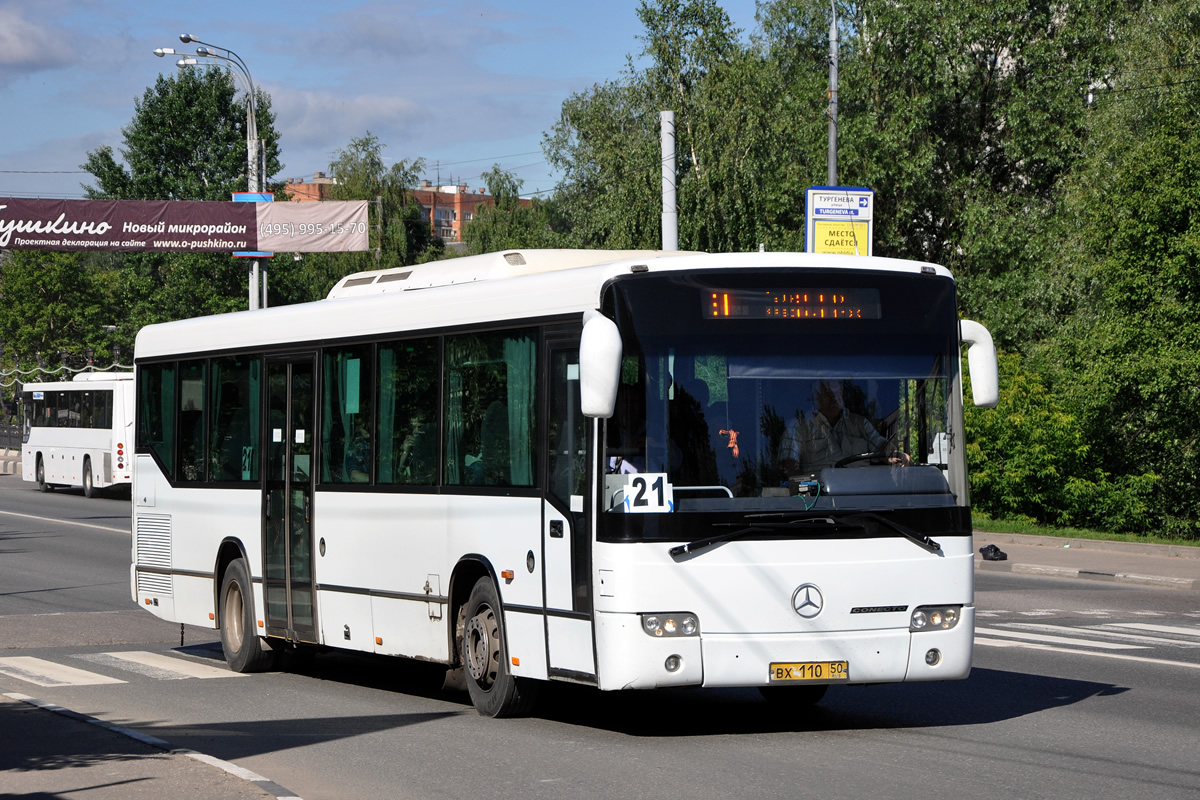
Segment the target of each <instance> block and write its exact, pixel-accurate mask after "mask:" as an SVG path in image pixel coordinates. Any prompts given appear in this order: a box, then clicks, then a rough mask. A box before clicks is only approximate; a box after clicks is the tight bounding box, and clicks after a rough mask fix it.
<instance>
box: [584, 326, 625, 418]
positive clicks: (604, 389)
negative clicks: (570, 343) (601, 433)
mask: <svg viewBox="0 0 1200 800" xmlns="http://www.w3.org/2000/svg"><path fill="white" fill-rule="evenodd" d="M620 381H621V332H620V331H618V330H617V324H616V323H615V322H613V321H612V320H611V319H609V318H608V317H606V316H604V315H603V314H600V313H598V312H596V311H589V312H587V313H586V314H584V315H583V336H582V337H581V338H580V340H579V406H580V410H581V411H582V412H583V414H584V416H587V417H600V418H603V419H608V418H609V417H611V416H612V415H613V409H614V408H615V407H616V405H617V385H618V384H619V383H620Z"/></svg>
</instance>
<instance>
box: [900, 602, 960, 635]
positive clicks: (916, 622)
mask: <svg viewBox="0 0 1200 800" xmlns="http://www.w3.org/2000/svg"><path fill="white" fill-rule="evenodd" d="M960 616H962V606H918V607H917V608H915V609H913V613H912V618H911V619H910V620H909V623H908V629H909V630H910V631H912V632H914V633H915V632H916V631H946V630H950V629H951V628H953V627H954V626H955V625H957V624H958V618H959V617H960Z"/></svg>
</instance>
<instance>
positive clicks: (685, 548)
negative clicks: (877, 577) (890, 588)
mask: <svg viewBox="0 0 1200 800" xmlns="http://www.w3.org/2000/svg"><path fill="white" fill-rule="evenodd" d="M781 516H783V515H782V514H751V515H749V516H748V517H747V519H749V518H751V517H759V518H761V517H781ZM737 525H738V523H736V522H727V523H719V524H717V525H713V527H714V528H720V527H730V528H732V527H736V526H737ZM809 525H820V526H822V527H823V528H825V529H826V530H828V531H830V532H833V531H847V530H852V531H861V530H865V529H866V526H864V525H860V524H858V523H856V522H852V523H850V524H846V523H845V522H842V521H838V520H835V519H833V518H832V517H804V518H802V519H794V520H791V521H790V522H754V523H751V524H750V525H747V526H745V527H742V528H738V529H737V530H736V531H729V532H728V533H719V534H717V535H716V536H708V537H706V538H704V539H697V540H696V541H694V542H688V543H687V544H681V545H678V546H676V547H672V548H671V549H670V550H668V551H667V552H668V553H669V554H670V555H672V556H674V557H676V558H678V557H679V556H684V555H688V554H690V553H696V552H699V551H700V550H706V549H708V548H709V547H712V546H713V545H716V544H721V543H722V542H730V541H733V540H734V539H740V538H741V537H743V536H748V535H750V534H752V533H766V532H772V533H778V532H781V531H795V530H798V529H799V528H801V527H805V526H809ZM826 526H828V527H827V528H826Z"/></svg>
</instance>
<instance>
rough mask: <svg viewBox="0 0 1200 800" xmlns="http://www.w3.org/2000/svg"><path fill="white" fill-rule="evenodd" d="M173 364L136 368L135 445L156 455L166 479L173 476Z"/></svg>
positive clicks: (140, 449)
mask: <svg viewBox="0 0 1200 800" xmlns="http://www.w3.org/2000/svg"><path fill="white" fill-rule="evenodd" d="M175 369H176V367H175V364H174V363H170V364H151V365H148V366H141V367H138V377H137V394H138V414H137V417H138V430H137V437H138V438H137V446H138V450H139V451H141V452H149V453H153V454H155V455H156V456H158V460H159V462H160V463H161V464H162V467H163V470H164V471H165V473H166V475H167V477H169V478H172V479H174V477H175Z"/></svg>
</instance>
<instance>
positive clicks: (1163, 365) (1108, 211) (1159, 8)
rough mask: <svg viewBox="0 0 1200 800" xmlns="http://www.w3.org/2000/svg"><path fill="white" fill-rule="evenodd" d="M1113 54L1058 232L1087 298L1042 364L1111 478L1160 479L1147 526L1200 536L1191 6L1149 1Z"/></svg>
mask: <svg viewBox="0 0 1200 800" xmlns="http://www.w3.org/2000/svg"><path fill="white" fill-rule="evenodd" d="M1120 54H1121V58H1120V61H1119V63H1118V65H1117V68H1116V69H1114V70H1113V71H1112V73H1111V74H1109V75H1107V76H1106V77H1105V79H1104V81H1103V85H1102V86H1101V87H1099V88H1098V90H1097V92H1096V105H1095V108H1094V109H1093V110H1092V112H1091V115H1092V116H1091V120H1090V122H1091V127H1090V132H1089V133H1090V135H1089V138H1088V143H1087V146H1086V148H1085V152H1084V155H1083V158H1082V160H1081V161H1080V163H1079V164H1078V165H1077V168H1076V170H1075V171H1074V172H1073V173H1072V175H1071V176H1070V178H1069V180H1067V181H1066V192H1065V196H1064V200H1063V204H1062V205H1063V208H1062V212H1061V218H1060V223H1059V230H1061V231H1062V232H1064V234H1065V235H1064V238H1063V239H1062V240H1061V241H1060V247H1061V250H1062V253H1063V264H1062V266H1061V269H1063V270H1064V271H1068V272H1070V273H1071V274H1072V275H1074V276H1075V280H1076V282H1077V284H1078V285H1079V287H1080V289H1079V292H1080V295H1081V297H1082V300H1081V302H1080V303H1079V304H1078V306H1077V309H1076V312H1075V314H1074V315H1073V316H1072V318H1071V319H1070V321H1069V322H1068V323H1067V324H1065V325H1063V326H1062V329H1061V331H1060V332H1059V333H1058V335H1057V336H1056V337H1054V339H1053V340H1052V341H1051V342H1050V343H1049V344H1048V345H1047V346H1046V348H1045V350H1044V352H1041V353H1040V357H1041V358H1042V359H1043V362H1044V363H1045V364H1046V365H1047V366H1046V369H1047V372H1048V373H1049V374H1051V375H1053V376H1054V380H1055V386H1056V390H1057V391H1058V392H1059V394H1060V395H1061V396H1062V397H1063V398H1064V402H1065V403H1066V404H1067V406H1068V407H1069V408H1071V409H1072V410H1073V412H1074V413H1076V414H1077V415H1078V416H1079V418H1080V419H1081V420H1082V421H1083V422H1084V425H1085V430H1086V432H1087V439H1088V441H1089V442H1090V444H1091V447H1092V448H1093V449H1094V451H1095V452H1096V453H1097V454H1098V456H1099V457H1100V458H1102V460H1103V462H1104V463H1105V465H1106V468H1107V469H1109V470H1111V471H1112V472H1113V473H1114V474H1117V475H1125V476H1128V475H1136V474H1139V473H1141V472H1144V471H1151V472H1153V473H1155V474H1157V475H1159V476H1161V480H1160V482H1159V484H1158V492H1157V493H1156V495H1155V498H1154V500H1155V502H1154V503H1153V504H1152V505H1151V507H1150V509H1149V510H1148V511H1147V515H1146V519H1145V522H1144V525H1145V526H1146V527H1147V528H1150V529H1156V530H1160V531H1166V532H1169V533H1172V534H1175V535H1180V536H1190V537H1200V499H1197V496H1196V492H1195V487H1196V485H1197V484H1198V483H1200V219H1198V218H1197V214H1196V209H1197V207H1198V201H1200V123H1198V122H1197V120H1196V116H1195V111H1194V109H1195V107H1196V105H1197V103H1198V102H1200V3H1197V2H1196V1H1195V0H1165V2H1161V3H1158V4H1156V5H1155V6H1154V9H1153V13H1149V14H1146V15H1144V17H1143V18H1142V19H1141V20H1139V21H1138V23H1137V24H1136V25H1133V26H1131V27H1130V28H1129V29H1128V31H1127V32H1126V34H1125V35H1124V36H1123V37H1122V41H1121V42H1120Z"/></svg>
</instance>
